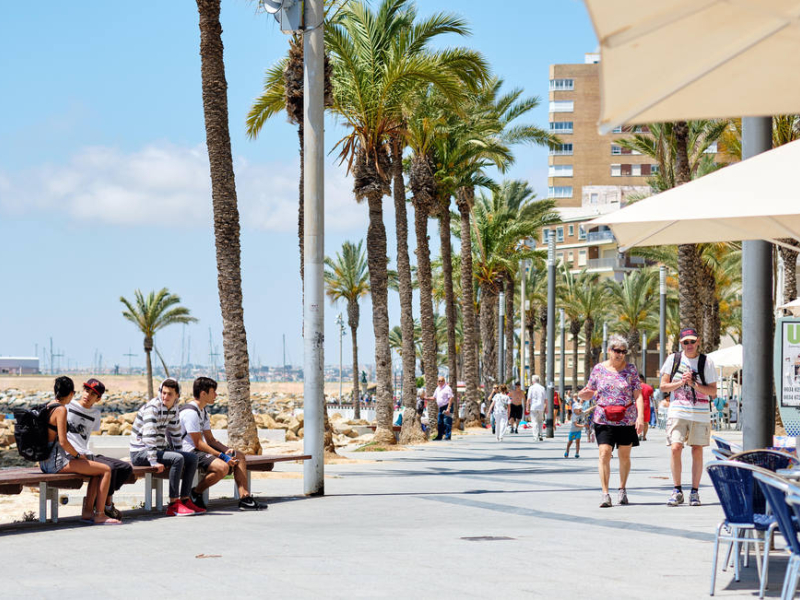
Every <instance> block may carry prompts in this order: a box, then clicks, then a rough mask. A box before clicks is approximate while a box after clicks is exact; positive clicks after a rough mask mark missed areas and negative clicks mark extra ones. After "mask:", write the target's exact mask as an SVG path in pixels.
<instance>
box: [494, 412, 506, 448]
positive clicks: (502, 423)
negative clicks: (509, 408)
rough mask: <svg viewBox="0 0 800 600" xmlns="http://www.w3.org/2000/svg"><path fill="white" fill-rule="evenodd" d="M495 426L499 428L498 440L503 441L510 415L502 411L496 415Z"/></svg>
mask: <svg viewBox="0 0 800 600" xmlns="http://www.w3.org/2000/svg"><path fill="white" fill-rule="evenodd" d="M494 420H495V427H496V428H497V440H498V441H500V442H502V441H503V436H504V435H505V434H506V427H507V426H508V415H507V414H506V413H500V414H498V415H495V418H494Z"/></svg>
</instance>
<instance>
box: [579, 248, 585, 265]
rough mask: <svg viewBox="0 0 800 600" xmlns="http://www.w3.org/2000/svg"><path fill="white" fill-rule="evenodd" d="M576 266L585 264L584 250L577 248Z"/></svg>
mask: <svg viewBox="0 0 800 600" xmlns="http://www.w3.org/2000/svg"><path fill="white" fill-rule="evenodd" d="M578 266H579V267H585V266H586V250H578Z"/></svg>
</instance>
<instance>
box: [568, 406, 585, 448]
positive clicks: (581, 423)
mask: <svg viewBox="0 0 800 600" xmlns="http://www.w3.org/2000/svg"><path fill="white" fill-rule="evenodd" d="M585 428H586V416H585V415H584V414H583V406H581V403H580V402H575V403H574V404H573V405H572V407H571V415H570V421H569V437H568V438H567V449H566V450H565V451H564V458H569V449H570V446H572V442H575V458H580V457H581V434H582V433H583V430H584V429H585Z"/></svg>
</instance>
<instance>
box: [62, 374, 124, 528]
mask: <svg viewBox="0 0 800 600" xmlns="http://www.w3.org/2000/svg"><path fill="white" fill-rule="evenodd" d="M105 391H106V386H105V385H103V382H102V381H100V380H98V379H94V378H92V379H89V380H88V381H87V382H86V383H84V384H83V394H81V399H80V400H74V399H73V400H72V402H70V403H69V404H68V405H67V439H68V440H69V443H70V444H72V446H73V448H75V449H76V450H77V451H78V452H79V453H80V454H81V455H83V456H85V457H86V458H88V459H89V460H92V461H94V462H99V463H102V464H104V465H108V467H109V468H110V469H111V483H110V485H109V488H108V496H106V498H105V513H106V516H109V517H111V518H112V519H120V520H121V519H122V513H121V512H120V511H119V509H117V507H115V506H114V492H116V491H117V490H118V489H119V488H121V487H122V486H123V485H124V484H125V482H126V481H128V478H129V477H130V476H131V474H132V473H133V467H132V466H131V464H130V463H128V462H125V461H124V460H118V459H116V458H110V457H108V456H102V455H100V454H93V453H92V451H91V450H90V449H89V436H91V435H92V432H93V431H99V430H100V409H99V408H97V407H95V404H96V403H97V402H99V401H100V398H101V397H102V396H103V394H104V393H105ZM94 501H95V498H94V497H92V496H90V495H89V494H88V493H87V494H86V498H85V499H84V513H87V512H89V511H87V508H86V507H91V506H92V505H93V504H94Z"/></svg>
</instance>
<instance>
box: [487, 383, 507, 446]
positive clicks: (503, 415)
mask: <svg viewBox="0 0 800 600" xmlns="http://www.w3.org/2000/svg"><path fill="white" fill-rule="evenodd" d="M489 401H490V404H489V412H490V413H492V415H494V426H495V431H496V433H495V435H496V436H497V441H498V442H502V441H503V436H504V435H505V434H506V427H507V426H508V417H509V414H510V413H511V398H509V396H508V386H506V384H505V383H504V384H502V385H500V386H495V388H494V389H493V390H492V395H491V396H489Z"/></svg>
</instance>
